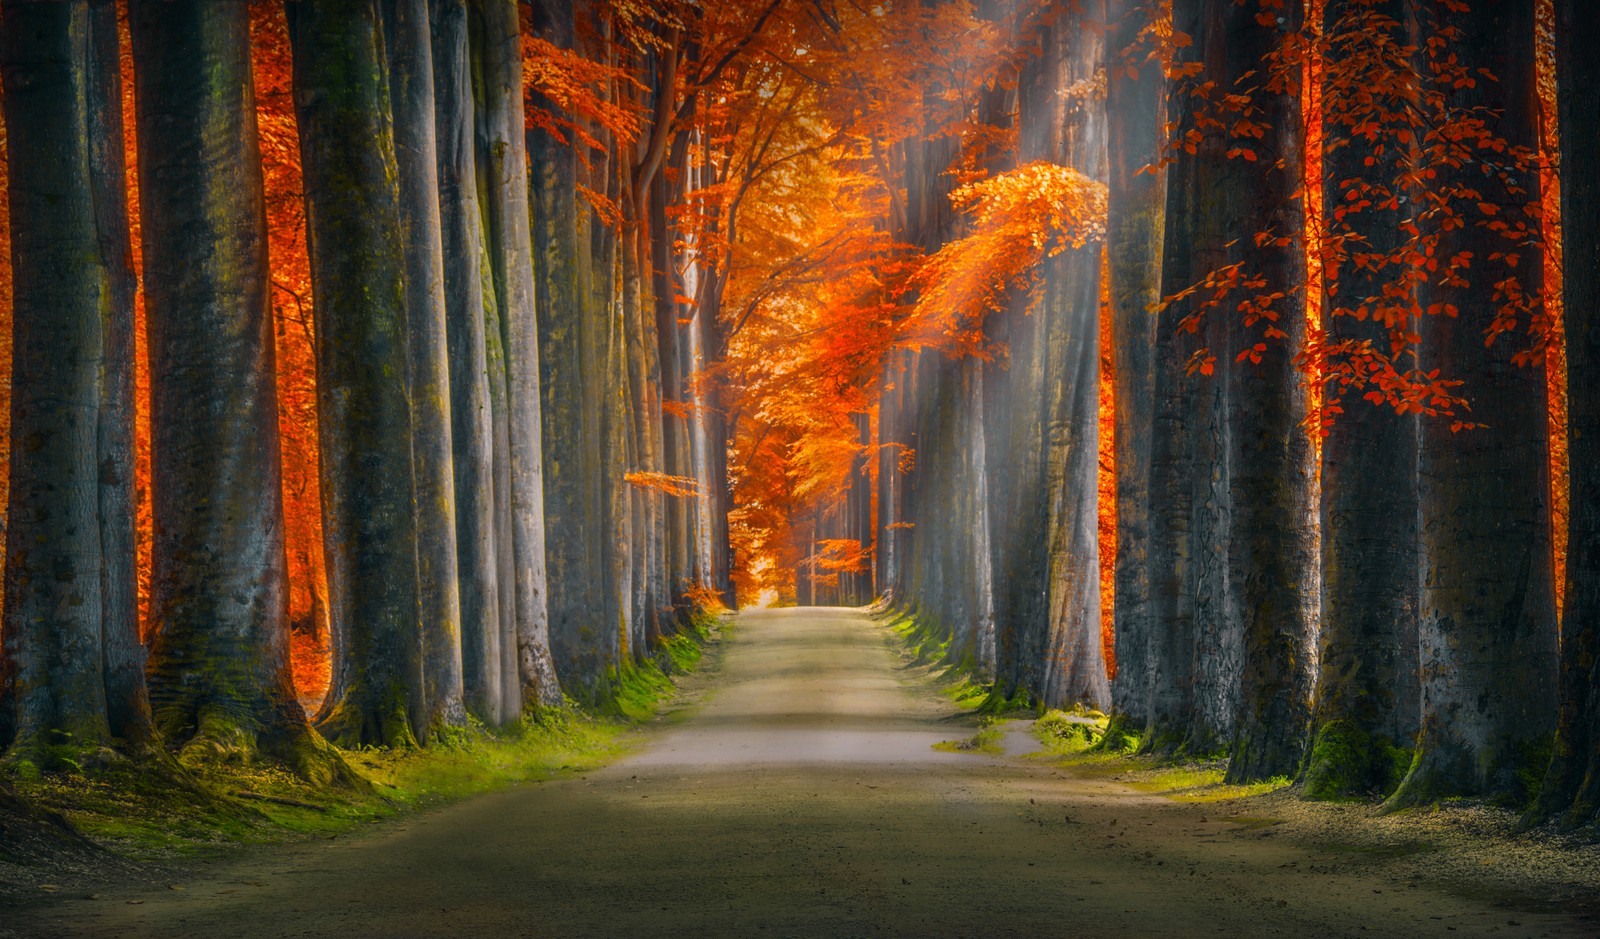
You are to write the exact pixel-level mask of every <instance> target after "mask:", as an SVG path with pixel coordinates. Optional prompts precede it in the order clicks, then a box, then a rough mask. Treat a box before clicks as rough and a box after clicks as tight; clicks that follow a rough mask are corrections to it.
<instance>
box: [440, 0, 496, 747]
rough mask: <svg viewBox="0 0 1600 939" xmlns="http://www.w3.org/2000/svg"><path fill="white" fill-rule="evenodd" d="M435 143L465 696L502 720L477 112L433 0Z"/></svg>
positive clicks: (459, 55) (443, 3) (460, 21)
mask: <svg viewBox="0 0 1600 939" xmlns="http://www.w3.org/2000/svg"><path fill="white" fill-rule="evenodd" d="M428 13H429V21H430V26H431V28H432V39H433V48H432V53H433V107H434V146H435V149H436V156H437V159H438V186H439V222H440V235H441V237H440V245H441V258H442V278H441V280H442V285H443V292H444V309H445V345H446V353H447V358H448V368H449V376H450V447H451V473H452V477H453V483H454V486H455V493H454V506H455V525H456V573H457V579H458V595H459V597H460V603H461V667H462V695H463V700H464V701H465V703H466V707H467V709H468V710H469V711H471V712H472V713H474V714H476V715H477V716H478V717H479V718H480V719H482V720H484V721H487V722H489V723H498V721H499V709H500V576H499V575H500V571H499V562H498V557H499V553H498V548H497V531H496V527H495V516H494V463H493V453H492V450H493V441H494V428H493V424H492V418H493V415H492V412H491V410H490V403H489V366H488V361H487V354H488V347H487V345H486V342H485V334H484V331H485V311H484V297H483V278H482V276H481V273H480V259H481V258H482V257H483V251H484V248H483V217H482V214H481V213H480V211H479V209H478V174H477V166H476V157H475V155H474V146H473V125H474V109H473V96H472V77H471V72H470V57H469V52H468V45H467V9H466V4H465V2H464V0H430V3H429V10H428Z"/></svg>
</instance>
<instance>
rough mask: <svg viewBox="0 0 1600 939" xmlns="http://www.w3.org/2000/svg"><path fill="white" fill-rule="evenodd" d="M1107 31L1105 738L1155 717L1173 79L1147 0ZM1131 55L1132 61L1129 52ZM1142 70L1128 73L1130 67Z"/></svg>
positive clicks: (1130, 2) (1124, 5) (1120, 12)
mask: <svg viewBox="0 0 1600 939" xmlns="http://www.w3.org/2000/svg"><path fill="white" fill-rule="evenodd" d="M1109 7H1110V9H1108V11H1107V13H1108V22H1110V23H1111V24H1112V28H1111V31H1110V32H1109V33H1108V34H1107V36H1106V45H1105V50H1104V61H1105V66H1104V67H1105V71H1106V76H1107V79H1106V114H1107V119H1108V125H1109V126H1108V131H1107V139H1106V146H1107V151H1108V188H1109V192H1108V194H1107V198H1108V206H1109V208H1108V211H1107V215H1106V242H1107V261H1108V264H1109V270H1108V271H1107V272H1106V276H1107V277H1108V278H1109V279H1110V283H1111V315H1112V326H1111V337H1112V343H1113V344H1114V346H1113V353H1112V359H1113V361H1115V362H1116V374H1115V381H1116V417H1115V420H1116V460H1117V566H1116V598H1117V604H1116V611H1115V613H1114V616H1115V624H1114V634H1115V636H1116V655H1117V678H1116V681H1114V682H1112V685H1111V702H1112V708H1113V716H1112V721H1113V724H1114V726H1113V727H1112V728H1111V729H1110V730H1108V733H1107V738H1108V740H1110V741H1111V742H1112V743H1117V744H1120V742H1121V739H1122V737H1123V735H1124V733H1126V732H1128V731H1132V732H1134V733H1138V732H1139V731H1141V730H1142V729H1143V727H1144V725H1145V723H1146V721H1147V720H1148V719H1149V700H1148V696H1149V684H1150V672H1149V668H1148V662H1147V658H1148V655H1149V630H1150V623H1149V615H1150V614H1149V602H1150V545H1149V537H1150V528H1149V513H1150V454H1151V442H1152V441H1151V434H1152V430H1153V421H1154V415H1153V412H1154V409H1155V401H1154V389H1153V387H1152V384H1151V382H1152V355H1153V353H1154V351H1155V343H1156V336H1155V323H1156V316H1155V314H1154V313H1152V312H1150V311H1151V308H1152V307H1153V306H1154V305H1155V304H1156V303H1157V302H1158V301H1159V300H1160V299H1161V253H1162V233H1163V217H1164V213H1165V209H1166V170H1165V169H1164V168H1161V169H1153V170H1152V171H1151V172H1141V170H1143V169H1144V168H1145V167H1147V166H1149V167H1154V166H1155V165H1156V164H1157V163H1158V161H1159V159H1160V157H1161V153H1162V142H1163V139H1162V121H1163V120H1164V119H1165V117H1166V107H1165V99H1164V94H1165V90H1166V81H1165V79H1164V77H1163V76H1162V74H1161V69H1160V67H1159V66H1158V65H1157V64H1156V63H1154V62H1145V61H1142V56H1138V55H1137V53H1130V52H1129V51H1128V50H1130V48H1132V47H1135V44H1136V43H1137V42H1138V41H1139V36H1140V32H1141V31H1142V30H1143V29H1144V28H1145V26H1146V24H1148V23H1149V22H1150V19H1151V17H1152V16H1155V15H1158V14H1157V12H1156V11H1155V10H1154V9H1152V4H1150V3H1149V2H1147V0H1112V2H1111V4H1110V5H1109ZM1129 55H1133V56H1134V58H1135V62H1134V63H1132V64H1131V66H1130V63H1128V62H1125V61H1124V58H1125V57H1127V56H1129ZM1130 67H1132V68H1134V69H1135V72H1134V73H1133V74H1129V72H1128V69H1129V68H1130Z"/></svg>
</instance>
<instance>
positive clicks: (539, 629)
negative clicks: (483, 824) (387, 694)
mask: <svg viewBox="0 0 1600 939" xmlns="http://www.w3.org/2000/svg"><path fill="white" fill-rule="evenodd" d="M481 14H482V18H483V34H482V36H483V41H482V44H481V46H480V48H479V50H478V51H479V55H480V60H481V69H482V75H483V110H482V112H481V114H480V115H479V117H480V125H479V131H480V138H479V141H478V144H479V147H480V150H481V152H480V155H479V161H480V162H479V166H480V167H481V168H482V169H483V170H484V171H485V172H484V178H483V179H482V180H480V184H481V185H482V186H483V188H484V196H485V203H484V215H485V217H486V218H487V219H488V226H487V227H488V235H489V237H488V244H489V256H490V268H491V270H492V272H493V277H494V290H495V299H496V301H497V305H496V306H497V309H498V311H499V313H500V329H501V335H502V342H503V348H504V353H505V361H506V399H507V405H508V409H507V411H506V414H507V435H508V436H507V441H508V448H509V454H508V455H509V464H510V466H509V469H510V477H509V483H510V492H509V496H510V510H511V547H512V552H511V553H512V559H513V564H512V578H513V580H512V583H513V585H514V590H513V592H512V595H513V603H514V606H513V610H514V616H513V621H514V623H515V632H514V636H515V651H516V658H515V661H516V670H515V678H516V682H515V688H516V694H515V703H514V704H513V699H512V698H511V696H510V694H509V692H510V691H511V690H512V689H503V690H502V693H503V694H506V695H507V707H508V711H509V710H512V709H513V708H514V707H521V708H525V709H530V708H536V707H541V706H554V705H558V704H560V703H561V687H560V685H559V684H558V683H557V681H556V673H555V666H554V664H553V663H552V661H551V658H550V636H549V612H548V607H547V603H546V592H547V589H546V588H547V580H546V576H545V524H544V481H543V475H544V469H543V456H542V454H541V450H540V428H541V425H542V418H541V414H540V406H541V405H540V401H539V336H538V327H537V322H536V319H535V311H534V285H533V243H532V236H531V233H530V228H529V219H528V210H529V202H528V172H527V166H528V163H527V149H526V147H527V142H526V126H525V123H524V115H523V110H522V47H521V41H520V35H519V28H518V17H517V6H516V2H515V0H486V2H484V3H483V5H482V7H481ZM512 716H514V715H513V714H512V713H508V714H507V715H506V717H507V718H510V717H512Z"/></svg>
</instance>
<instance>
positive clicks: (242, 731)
mask: <svg viewBox="0 0 1600 939" xmlns="http://www.w3.org/2000/svg"><path fill="white" fill-rule="evenodd" d="M130 26H131V31H132V35H133V54H134V64H135V67H136V70H137V75H138V125H139V139H140V142H141V146H140V149H139V176H140V179H141V180H142V181H143V183H144V184H143V186H142V188H141V202H140V205H141V215H142V220H143V226H142V231H143V233H144V240H145V245H144V259H145V271H144V283H145V292H146V304H147V309H148V311H149V312H148V316H149V348H150V384H151V434H152V439H151V450H152V453H153V465H152V468H151V476H152V487H153V490H154V497H153V515H154V519H155V528H156V532H157V534H156V537H155V542H154V546H153V555H154V557H153V571H152V575H151V590H150V593H151V597H150V606H151V614H150V615H151V620H152V627H153V634H152V640H151V650H150V663H149V677H150V696H151V703H152V706H153V709H154V713H155V720H156V724H157V726H158V727H159V728H160V730H161V732H162V735H163V736H164V737H165V739H166V741H167V743H168V744H169V745H171V746H175V747H178V748H180V755H181V757H182V758H183V759H185V760H187V761H204V760H214V759H219V760H236V759H245V760H248V759H250V758H252V757H253V756H255V755H256V754H258V753H259V754H262V755H265V756H268V757H272V758H276V759H278V760H281V761H283V762H285V763H287V764H288V765H289V766H291V767H292V768H294V769H295V770H296V771H297V772H299V773H300V774H302V775H304V776H307V777H309V778H311V779H313V780H316V781H320V782H328V781H339V780H350V779H351V778H352V777H351V776H350V772H349V770H348V768H347V767H346V766H345V764H344V762H343V760H342V759H341V758H340V757H339V756H338V755H337V754H336V753H335V752H334V751H332V750H331V748H329V747H328V746H327V744H326V743H324V742H323V740H322V739H321V738H320V737H319V736H318V735H317V734H316V733H315V732H314V731H313V730H311V728H310V726H309V725H308V724H307V721H306V717H305V713H304V712H303V711H302V710H301V708H300V704H299V702H298V701H297V700H296V698H295V694H294V689H293V687H292V684H291V681H290V676H289V667H288V627H289V623H288V608H287V596H288V594H287V591H288V583H287V578H286V576H285V569H286V563H287V561H286V558H285V554H284V545H283V503H282V499H283V490H282V477H281V463H280V459H281V458H280V455H279V450H278V436H277V433H278V420H277V409H276V400H275V397H274V387H273V385H274V371H275V370H274V358H273V344H272V331H271V330H272V326H271V319H270V315H269V310H270V307H269V304H268V297H267V291H268V281H269V277H268V270H267V256H266V216H265V212H264V209H263V197H262V177H261V155H260V148H259V143H258V140H257V136H256V121H255V111H254V100H253V81H252V77H251V73H250V52H249V49H250V47H249V21H248V11H247V9H246V6H245V4H244V3H243V2H227V3H205V2H185V3H153V2H135V3H133V4H131V7H130ZM8 100H9V99H8Z"/></svg>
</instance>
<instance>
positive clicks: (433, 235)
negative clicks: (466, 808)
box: [380, 0, 466, 736]
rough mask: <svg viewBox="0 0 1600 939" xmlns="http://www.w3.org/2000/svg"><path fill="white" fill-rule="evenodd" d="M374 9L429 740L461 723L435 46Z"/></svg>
mask: <svg viewBox="0 0 1600 939" xmlns="http://www.w3.org/2000/svg"><path fill="white" fill-rule="evenodd" d="M380 12H381V13H382V15H383V26H384V43H385V45H384V51H385V53H386V55H387V65H388V73H389V98H390V107H391V110H392V112H393V117H394V147H395V165H396V169H397V170H398V171H399V187H400V220H401V224H402V226H403V230H404V239H405V241H404V244H405V272H406V328H407V330H408V331H409V333H410V342H409V343H408V345H407V363H406V393H407V396H408V397H409V398H410V400H411V425H412V443H411V462H412V476H413V478H414V480H415V484H416V513H417V522H416V524H417V584H418V602H419V604H420V607H421V610H420V621H421V642H422V682H423V693H424V700H423V709H422V719H421V721H420V723H419V728H418V729H419V730H420V731H421V732H422V733H423V734H424V735H429V736H431V735H432V734H433V733H434V732H436V731H438V730H440V729H442V728H446V727H460V726H464V725H465V723H466V709H465V706H464V704H463V691H462V679H461V594H460V591H459V586H458V585H459V581H460V578H459V563H458V560H457V558H458V549H457V546H456V520H455V474H454V467H453V463H452V457H451V446H452V444H451V437H450V430H451V413H450V367H449V349H448V345H447V342H446V326H445V294H444V253H443V252H444V248H443V240H442V236H441V229H440V213H439V194H440V190H439V169H438V152H437V145H436V140H437V135H436V131H435V127H434V101H433V86H434V76H433V50H432V47H431V44H430V39H429V23H428V4H427V0H383V2H382V4H381V6H380Z"/></svg>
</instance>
